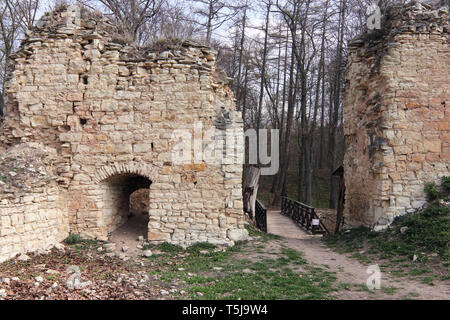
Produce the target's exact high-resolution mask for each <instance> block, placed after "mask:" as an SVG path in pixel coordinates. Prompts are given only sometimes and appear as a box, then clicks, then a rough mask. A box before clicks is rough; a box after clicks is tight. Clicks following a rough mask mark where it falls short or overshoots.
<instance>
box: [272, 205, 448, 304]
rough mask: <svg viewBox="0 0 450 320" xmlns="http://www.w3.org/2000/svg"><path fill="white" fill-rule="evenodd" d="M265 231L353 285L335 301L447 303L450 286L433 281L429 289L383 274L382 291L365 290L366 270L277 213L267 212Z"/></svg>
mask: <svg viewBox="0 0 450 320" xmlns="http://www.w3.org/2000/svg"><path fill="white" fill-rule="evenodd" d="M267 227H268V232H269V233H272V234H276V235H279V236H281V237H283V241H284V243H285V245H287V246H288V247H290V248H292V249H296V250H299V251H301V252H303V254H304V257H305V259H306V260H307V261H308V262H309V263H312V264H316V265H319V266H325V267H326V268H327V269H328V271H330V272H333V273H335V274H336V277H337V278H338V282H340V283H346V284H352V285H353V286H352V287H351V288H350V289H349V290H341V291H340V292H339V293H338V294H337V298H338V299H359V300H361V299H364V300H365V299H404V298H407V297H410V298H414V299H426V300H435V299H446V300H449V299H450V286H448V285H446V284H444V283H442V282H438V281H436V284H435V285H434V286H430V285H428V284H424V283H420V282H418V281H414V280H410V279H397V278H393V277H390V276H389V275H387V274H384V273H382V274H381V289H380V290H372V291H371V290H368V289H367V286H366V282H367V279H368V278H369V277H370V276H371V274H369V273H367V268H368V267H367V266H364V265H362V264H361V263H359V262H358V261H357V260H354V259H351V258H349V257H347V256H345V255H342V254H339V253H336V252H334V251H332V250H331V249H329V248H328V247H327V246H326V245H325V244H323V243H322V242H321V240H320V237H317V236H310V235H308V234H307V233H306V232H305V231H303V230H302V229H300V228H299V227H297V226H296V225H295V224H294V223H293V222H292V221H291V220H290V219H289V218H287V217H285V216H282V215H281V214H279V213H278V212H275V211H269V212H268V214H267ZM355 285H356V286H355ZM392 288H396V289H395V290H394V289H392ZM417 294H418V295H417Z"/></svg>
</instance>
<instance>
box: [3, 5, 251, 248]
mask: <svg viewBox="0 0 450 320" xmlns="http://www.w3.org/2000/svg"><path fill="white" fill-rule="evenodd" d="M12 58H13V60H14V64H13V65H14V70H13V72H12V74H11V78H10V80H9V82H8V86H7V108H6V113H5V114H6V115H7V118H6V119H5V122H4V125H3V128H2V135H0V141H2V143H3V145H5V146H11V145H15V144H17V143H25V142H30V141H38V142H44V143H45V144H46V145H48V146H51V147H53V148H55V149H56V150H57V151H58V159H57V161H55V163H54V168H55V170H56V177H55V180H56V181H57V183H58V187H59V188H60V190H62V191H64V192H66V191H67V203H66V207H67V211H68V218H69V225H70V232H71V233H80V234H81V235H83V236H87V237H92V238H98V239H101V240H106V239H107V237H108V234H109V233H110V232H111V231H113V230H114V229H115V228H116V227H117V226H118V225H120V224H121V223H123V221H124V219H122V218H120V217H117V216H116V215H117V214H118V213H117V210H113V209H114V208H112V207H114V205H112V203H114V201H116V202H117V199H118V197H121V196H123V194H120V193H121V191H120V190H121V189H120V188H118V184H117V183H116V184H114V183H111V181H113V180H117V179H119V180H121V181H127V183H130V181H131V182H132V179H135V178H136V177H140V178H146V179H148V180H149V181H150V182H151V186H150V210H149V217H150V222H149V227H148V239H149V240H150V241H155V242H161V241H168V242H171V243H175V244H181V245H190V244H192V243H195V242H199V241H208V242H211V243H216V244H233V243H234V241H237V240H243V239H245V237H246V235H247V232H246V230H245V228H244V215H243V211H242V185H241V178H242V164H237V163H232V162H230V163H218V164H214V163H209V162H205V161H198V162H196V163H186V164H177V163H174V161H173V159H172V149H173V147H174V144H175V143H176V141H173V132H174V130H177V129H183V130H188V131H189V132H191V133H192V134H194V133H195V132H194V125H195V123H198V122H201V123H202V125H203V127H204V128H205V130H206V129H207V128H209V127H211V126H216V127H218V129H219V130H218V136H219V137H222V138H221V139H222V140H225V137H224V136H225V133H226V132H227V131H233V132H238V133H241V134H242V135H238V140H243V122H242V119H241V114H240V113H239V112H237V111H235V104H234V97H233V94H232V91H231V90H230V88H229V87H228V83H229V80H228V78H227V77H226V76H225V75H224V74H223V72H221V71H220V70H217V69H216V67H215V61H216V53H215V52H214V51H212V50H211V49H209V48H207V47H204V46H201V45H198V44H196V43H192V42H170V43H158V44H156V45H155V46H154V47H151V48H137V47H134V46H131V45H128V44H126V42H125V41H123V38H121V36H120V32H119V30H117V28H115V27H114V26H113V25H112V24H111V23H110V22H109V20H108V19H106V18H104V17H101V16H99V15H97V14H93V13H91V12H88V11H85V10H81V12H80V9H79V8H77V7H73V6H71V7H68V8H66V7H63V8H62V9H60V10H57V11H55V12H53V13H51V14H49V15H47V16H45V17H44V18H43V19H42V20H41V21H40V22H39V23H38V26H37V27H36V28H35V29H34V30H32V31H31V32H29V34H28V36H27V38H26V39H25V41H24V42H23V44H22V47H21V49H20V50H19V52H17V53H16V54H15V55H14V56H13V57H12ZM221 126H222V127H221ZM241 137H242V139H241ZM204 144H205V142H204ZM242 155H243V146H242V142H241V141H239V144H238V147H237V154H236V155H235V157H236V158H239V157H242ZM119 186H120V185H119ZM131 191H133V190H131ZM131 191H130V190H128V191H127V192H131ZM124 192H125V191H124ZM127 196H129V194H127Z"/></svg>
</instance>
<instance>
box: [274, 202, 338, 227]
mask: <svg viewBox="0 0 450 320" xmlns="http://www.w3.org/2000/svg"><path fill="white" fill-rule="evenodd" d="M281 214H283V215H285V216H287V217H289V218H291V219H292V220H293V221H294V222H295V224H297V225H298V226H300V227H302V228H304V229H306V230H307V231H310V232H311V233H313V234H324V233H330V232H329V231H328V229H327V228H326V227H325V225H324V224H323V223H322V221H320V219H319V217H318V216H317V214H316V213H315V211H314V208H313V207H310V206H308V205H306V204H304V203H301V202H298V201H295V200H292V199H289V198H287V197H282V201H281Z"/></svg>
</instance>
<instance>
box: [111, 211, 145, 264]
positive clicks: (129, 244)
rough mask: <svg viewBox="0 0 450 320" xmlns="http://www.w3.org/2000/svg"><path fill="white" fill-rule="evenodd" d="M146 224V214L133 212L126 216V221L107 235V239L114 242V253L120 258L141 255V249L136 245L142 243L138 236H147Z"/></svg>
mask: <svg viewBox="0 0 450 320" xmlns="http://www.w3.org/2000/svg"><path fill="white" fill-rule="evenodd" d="M147 225H148V215H143V214H135V215H132V216H131V217H130V218H128V220H127V222H126V223H125V224H124V225H123V226H121V227H119V228H117V229H116V230H115V231H114V232H113V233H112V234H111V236H110V237H109V241H110V242H112V243H115V244H116V249H115V253H116V254H117V255H118V256H120V257H122V258H123V257H129V258H134V257H137V256H139V255H141V254H142V250H141V249H139V248H138V247H137V246H138V245H142V242H139V241H138V238H139V237H140V236H142V237H144V239H146V238H147ZM124 247H125V248H126V250H125V251H124V250H123V248H124Z"/></svg>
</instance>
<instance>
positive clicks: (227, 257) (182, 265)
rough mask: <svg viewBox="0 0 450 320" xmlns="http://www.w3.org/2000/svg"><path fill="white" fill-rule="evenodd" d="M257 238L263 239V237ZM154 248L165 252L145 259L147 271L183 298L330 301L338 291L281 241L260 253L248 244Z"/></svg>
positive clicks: (326, 276)
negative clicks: (183, 293)
mask: <svg viewBox="0 0 450 320" xmlns="http://www.w3.org/2000/svg"><path fill="white" fill-rule="evenodd" d="M256 232H257V231H256ZM260 241H261V242H259V243H258V244H260V243H266V242H264V241H265V240H263V237H261V238H260ZM152 249H154V250H155V251H156V250H159V251H161V252H165V253H164V255H153V256H151V257H149V258H148V259H149V262H150V265H149V266H148V269H147V270H148V272H149V273H150V274H152V275H154V276H157V279H158V280H159V281H161V282H164V283H165V285H175V286H177V285H182V286H183V290H185V291H186V296H183V298H187V299H233V300H234V299H252V300H253V299H331V295H330V293H331V292H334V291H337V290H339V288H338V287H335V286H334V284H335V282H336V280H337V279H336V277H335V275H334V274H333V273H331V272H327V271H324V269H322V268H312V267H310V266H308V264H307V261H306V260H305V259H304V258H303V256H302V253H301V252H298V251H296V250H293V249H291V248H285V247H283V246H282V245H281V244H278V245H277V246H276V248H273V247H271V248H270V250H267V249H266V251H265V252H264V254H262V255H261V254H258V253H257V252H256V250H255V243H250V242H239V243H237V244H236V245H235V246H233V247H226V248H224V247H216V246H214V245H211V244H207V243H198V244H195V245H193V246H191V247H189V248H187V249H186V250H183V249H180V248H174V247H173V246H168V245H167V244H161V245H158V246H152ZM169 249H170V250H169ZM275 251H276V252H275ZM299 266H301V271H298V270H297V269H299ZM179 298H182V297H181V296H180V297H179Z"/></svg>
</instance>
